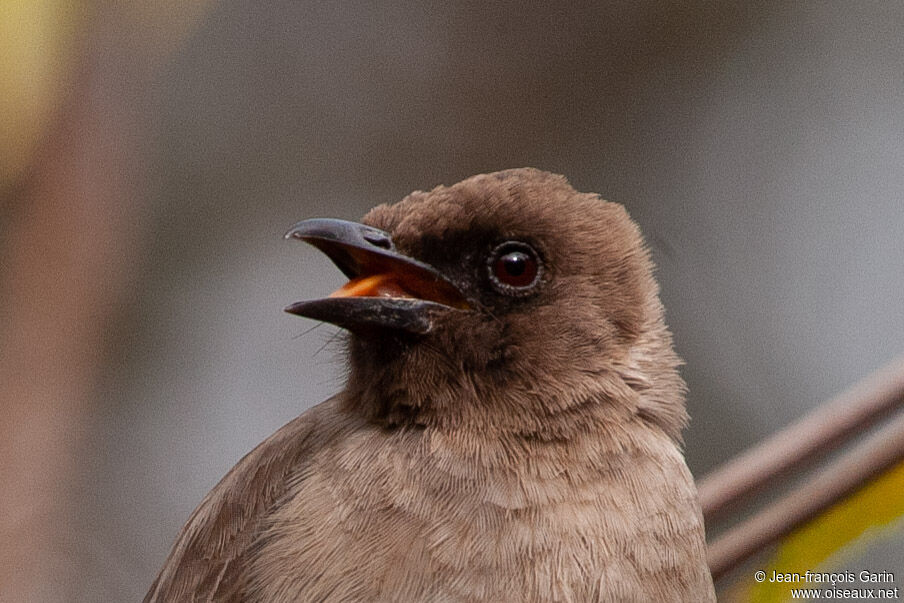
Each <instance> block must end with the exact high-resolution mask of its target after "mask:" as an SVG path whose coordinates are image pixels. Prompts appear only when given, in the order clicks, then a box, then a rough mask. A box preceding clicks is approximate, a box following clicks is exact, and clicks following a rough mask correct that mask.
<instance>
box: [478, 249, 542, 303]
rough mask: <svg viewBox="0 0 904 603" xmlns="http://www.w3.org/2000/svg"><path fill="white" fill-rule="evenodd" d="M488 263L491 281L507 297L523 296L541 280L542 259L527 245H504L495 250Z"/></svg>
mask: <svg viewBox="0 0 904 603" xmlns="http://www.w3.org/2000/svg"><path fill="white" fill-rule="evenodd" d="M487 263H488V265H489V269H490V281H491V282H492V283H493V285H494V286H495V287H496V289H498V290H499V291H500V292H501V293H505V294H506V295H523V294H525V293H527V292H528V291H530V290H531V289H532V288H533V287H534V285H536V284H537V282H538V281H539V280H540V259H539V257H538V256H537V252H536V251H534V249H533V247H531V246H530V245H528V244H527V243H521V242H517V241H508V242H506V243H502V244H501V245H499V246H498V247H496V249H494V250H493V252H492V253H491V254H490V257H489V260H488V262H487Z"/></svg>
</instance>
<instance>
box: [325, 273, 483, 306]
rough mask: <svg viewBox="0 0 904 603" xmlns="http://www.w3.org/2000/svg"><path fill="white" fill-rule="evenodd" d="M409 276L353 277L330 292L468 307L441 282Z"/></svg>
mask: <svg viewBox="0 0 904 603" xmlns="http://www.w3.org/2000/svg"><path fill="white" fill-rule="evenodd" d="M408 276H409V278H408V279H407V280H406V282H405V283H403V282H402V281H401V279H400V275H397V274H392V273H384V274H372V275H369V276H361V277H358V278H353V279H352V280H350V281H349V282H347V283H346V284H345V285H343V286H342V287H340V288H339V289H337V290H336V291H334V292H333V293H331V294H330V297H407V298H410V299H423V300H426V301H433V302H437V303H440V304H443V305H446V306H452V307H453V308H460V309H467V308H468V307H469V306H468V304H467V303H466V302H464V301H463V300H461V299H460V298H458V297H457V296H452V295H449V292H447V291H445V290H444V287H442V286H441V285H440V284H439V283H431V282H428V281H425V280H421V279H415V278H411V276H410V275H408Z"/></svg>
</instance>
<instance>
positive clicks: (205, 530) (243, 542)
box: [144, 396, 348, 603]
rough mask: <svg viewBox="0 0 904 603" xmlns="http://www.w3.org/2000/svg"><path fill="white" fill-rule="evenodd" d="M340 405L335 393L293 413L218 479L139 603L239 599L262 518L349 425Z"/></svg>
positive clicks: (263, 520) (263, 522)
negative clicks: (327, 443)
mask: <svg viewBox="0 0 904 603" xmlns="http://www.w3.org/2000/svg"><path fill="white" fill-rule="evenodd" d="M339 406H340V401H339V396H334V397H333V398H330V399H328V400H326V401H325V402H323V403H321V404H319V405H317V406H315V407H313V408H311V409H309V410H308V411H306V412H305V413H303V414H301V415H300V416H298V417H296V418H295V419H294V420H292V421H290V422H289V423H287V424H286V425H284V426H283V427H282V428H280V429H279V430H278V431H276V432H275V433H274V434H273V435H271V436H270V437H269V438H267V439H266V440H265V441H263V442H262V443H261V444H259V445H258V446H257V447H255V448H254V449H253V450H252V451H251V452H249V453H248V454H246V455H245V456H244V457H243V458H242V459H241V460H240V461H239V462H238V463H237V464H236V465H235V467H233V468H232V469H231V470H230V471H229V473H227V474H226V476H225V477H223V479H222V480H220V482H219V483H218V484H217V485H216V486H215V487H214V488H213V489H212V490H211V491H210V492H209V493H208V494H207V496H205V497H204V499H203V500H202V501H201V504H199V505H198V507H197V508H196V509H195V511H194V512H193V513H192V515H191V517H190V518H189V520H188V521H187V522H186V524H185V526H183V528H182V531H181V532H180V534H179V537H178V538H177V540H176V543H175V544H174V545H173V548H172V550H171V551H170V554H169V557H168V558H167V560H166V562H165V563H164V565H163V568H162V569H161V570H160V573H159V574H158V575H157V578H156V580H155V581H154V584H153V585H152V586H151V588H150V591H149V592H148V594H147V596H146V597H145V599H144V600H145V603H150V602H154V601H183V600H205V601H206V600H217V601H228V600H235V599H240V598H241V591H242V588H243V581H244V572H245V568H246V565H247V562H248V560H249V555H250V554H252V547H253V545H254V542H255V539H256V537H257V536H258V535H259V533H260V530H261V529H263V528H264V525H265V520H266V518H267V517H268V516H269V515H270V514H271V513H272V512H273V511H274V510H275V508H277V507H278V505H279V504H280V502H281V499H282V497H283V496H284V495H285V494H286V492H287V491H288V489H289V488H290V487H291V484H292V482H293V479H294V478H295V477H296V476H297V475H299V474H300V473H301V472H302V471H303V470H304V467H305V466H306V464H307V463H309V462H310V459H311V457H312V455H313V452H314V451H316V450H318V449H319V448H320V447H321V445H322V444H323V442H324V441H328V439H329V438H330V437H331V434H334V433H336V432H337V431H340V430H342V429H343V427H344V424H345V423H346V422H348V415H347V414H346V413H343V412H341V411H340V410H339Z"/></svg>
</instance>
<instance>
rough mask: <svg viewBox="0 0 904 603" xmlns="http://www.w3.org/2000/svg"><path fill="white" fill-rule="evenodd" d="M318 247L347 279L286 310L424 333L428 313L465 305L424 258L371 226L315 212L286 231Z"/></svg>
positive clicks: (356, 327) (358, 328)
mask: <svg viewBox="0 0 904 603" xmlns="http://www.w3.org/2000/svg"><path fill="white" fill-rule="evenodd" d="M286 238H287V239H289V238H293V239H300V240H302V241H304V242H306V243H310V244H311V245H313V246H314V247H317V248H318V249H319V250H320V251H322V252H324V253H325V254H326V255H327V256H328V257H329V258H330V259H331V260H332V261H333V263H334V264H336V266H337V267H338V268H339V269H340V270H341V271H342V272H343V273H344V274H345V275H346V276H347V277H348V278H349V279H350V281H349V282H348V284H346V285H345V286H344V287H342V288H340V289H339V290H338V291H336V292H335V293H333V294H332V295H330V297H326V298H323V299H315V300H311V301H302V302H296V303H294V304H292V305H290V306H289V307H287V308H286V312H289V313H290V314H297V315H298V316H305V317H307V318H313V319H314V320H322V321H325V322H330V323H333V324H335V325H338V326H340V327H342V328H344V329H348V330H349V331H352V332H356V333H357V332H365V331H373V330H387V329H388V330H395V331H404V332H408V333H414V334H424V333H427V332H429V331H430V330H431V329H432V327H433V322H434V319H435V318H436V317H437V316H439V315H440V314H444V313H446V312H448V311H451V310H456V309H458V310H465V309H468V308H469V305H468V302H467V299H466V298H465V296H464V294H463V293H462V292H461V291H460V290H459V289H458V287H456V286H455V285H453V284H452V283H451V282H450V281H449V280H447V279H446V278H445V277H444V276H443V275H442V274H440V273H439V272H438V271H437V270H436V269H435V268H433V267H432V266H430V265H429V264H425V263H423V262H419V261H418V260H415V259H413V258H410V257H408V256H406V255H403V254H401V253H399V252H398V251H396V249H395V245H394V244H393V242H392V238H391V237H390V236H389V234H388V233H386V232H383V231H382V230H379V229H377V228H373V227H371V226H367V225H365V224H358V223H357V222H347V221H345V220H332V219H325V218H316V219H313V220H304V221H302V222H299V223H298V224H296V225H295V226H293V227H292V229H291V230H289V232H287V233H286Z"/></svg>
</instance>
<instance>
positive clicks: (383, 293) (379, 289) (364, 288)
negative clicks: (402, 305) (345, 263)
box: [330, 274, 413, 297]
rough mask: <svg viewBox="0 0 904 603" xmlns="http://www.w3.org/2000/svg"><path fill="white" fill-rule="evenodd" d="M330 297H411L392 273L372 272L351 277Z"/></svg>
mask: <svg viewBox="0 0 904 603" xmlns="http://www.w3.org/2000/svg"><path fill="white" fill-rule="evenodd" d="M330 297H413V296H412V295H411V294H410V293H408V292H407V291H406V290H405V289H404V288H402V286H401V285H400V284H399V283H398V281H397V277H396V275H394V274H373V275H371V276H362V277H360V278H353V279H352V280H350V281H349V282H347V283H345V285H343V286H342V287H341V288H339V289H337V290H336V291H334V292H333V293H331V294H330Z"/></svg>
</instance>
